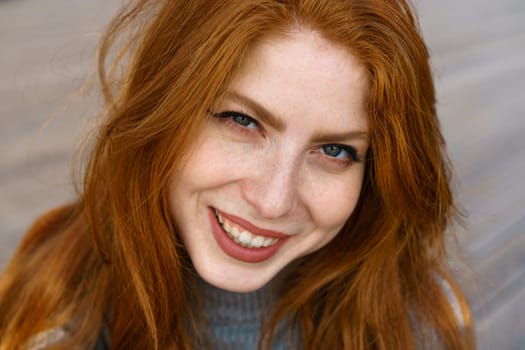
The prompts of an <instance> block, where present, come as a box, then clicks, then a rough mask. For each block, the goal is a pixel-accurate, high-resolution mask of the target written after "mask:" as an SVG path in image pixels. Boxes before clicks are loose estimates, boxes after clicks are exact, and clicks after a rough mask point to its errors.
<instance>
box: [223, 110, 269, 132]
mask: <svg viewBox="0 0 525 350" xmlns="http://www.w3.org/2000/svg"><path fill="white" fill-rule="evenodd" d="M213 116H214V117H218V118H225V119H230V120H231V121H232V122H234V123H235V124H238V125H239V126H242V127H244V128H248V129H255V128H257V127H259V123H258V122H257V121H256V120H255V119H253V118H252V117H250V116H248V115H246V114H244V113H240V112H234V111H225V112H220V113H214V114H213Z"/></svg>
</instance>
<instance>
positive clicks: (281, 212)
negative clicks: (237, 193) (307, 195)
mask: <svg viewBox="0 0 525 350" xmlns="http://www.w3.org/2000/svg"><path fill="white" fill-rule="evenodd" d="M294 163H295V162H294V160H293V159H284V158H282V157H269V158H266V157H261V158H260V159H258V161H257V164H256V166H257V169H256V170H255V171H254V176H252V177H250V178H248V179H245V181H244V182H243V185H242V192H243V196H244V199H245V200H246V201H247V202H248V203H249V204H250V205H251V206H252V207H253V208H254V209H255V210H256V211H257V214H258V215H260V216H261V217H264V218H267V219H278V218H281V217H284V216H286V215H287V214H289V213H290V212H291V211H292V210H293V209H294V208H295V206H296V205H297V197H298V194H297V192H298V191H297V187H298V178H297V173H298V171H297V166H296V165H295V164H294Z"/></svg>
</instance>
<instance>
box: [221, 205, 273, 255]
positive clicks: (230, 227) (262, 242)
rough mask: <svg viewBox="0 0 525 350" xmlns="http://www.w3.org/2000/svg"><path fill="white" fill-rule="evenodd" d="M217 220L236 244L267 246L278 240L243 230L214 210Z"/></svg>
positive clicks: (251, 246) (253, 246)
mask: <svg viewBox="0 0 525 350" xmlns="http://www.w3.org/2000/svg"><path fill="white" fill-rule="evenodd" d="M215 216H216V217H217V221H219V223H220V224H221V226H222V228H223V229H224V231H226V233H227V234H228V236H229V237H230V238H231V239H232V240H233V241H234V242H235V243H237V244H239V245H241V246H243V247H246V248H261V247H269V246H271V245H274V244H275V243H277V242H278V241H279V238H267V237H263V236H257V235H255V234H253V233H251V232H250V231H247V230H243V229H241V228H240V227H238V226H237V225H236V224H234V223H232V222H230V221H228V220H227V219H225V218H223V217H222V216H221V214H219V213H218V212H217V211H215Z"/></svg>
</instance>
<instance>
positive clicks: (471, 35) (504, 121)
mask: <svg viewBox="0 0 525 350" xmlns="http://www.w3.org/2000/svg"><path fill="white" fill-rule="evenodd" d="M416 5H417V8H418V12H419V15H420V19H421V27H422V31H423V34H424V36H425V38H426V40H427V43H428V45H429V47H430V50H431V52H432V57H433V58H432V64H433V68H434V71H435V75H436V84H437V88H438V95H439V111H440V115H441V118H442V125H443V130H444V133H445V137H446V139H447V142H448V147H449V150H450V153H451V156H452V159H453V161H454V163H455V167H456V182H455V187H456V192H457V194H458V199H459V201H460V202H461V204H462V205H463V207H464V208H465V211H466V212H467V213H468V218H467V220H466V225H465V227H464V228H458V229H457V231H458V234H459V243H460V245H461V248H462V251H463V254H462V255H458V254H455V255H454V257H453V258H452V263H453V265H454V266H456V267H457V270H458V272H457V274H458V275H459V276H460V278H461V281H462V284H463V286H464V288H465V290H466V291H467V294H468V295H469V299H470V301H471V304H472V306H473V309H474V315H475V321H476V331H477V337H478V343H479V348H480V349H486V350H492V349H498V350H499V349H504V350H505V349H509V350H511V349H512V350H517V349H525V335H524V331H525V234H524V231H525V210H524V208H525V181H524V179H525V112H524V110H525V1H523V0H498V1H493V0H419V1H417V2H416ZM116 7H117V3H116V2H115V1H108V0H89V1H85V0H0V268H2V267H3V266H5V264H6V262H7V261H8V259H9V257H10V256H11V254H12V252H13V250H14V249H15V247H16V245H17V243H18V242H19V239H20V237H21V235H22V234H23V232H24V230H25V229H26V228H27V226H28V225H29V223H30V222H31V220H32V219H33V218H35V217H36V216H37V215H38V214H39V213H41V212H43V211H45V210H46V209H47V208H50V207H52V206H55V205H58V204H60V203H63V202H64V201H66V200H68V199H70V198H73V196H74V191H73V189H72V186H71V180H70V170H69V169H70V162H71V159H72V154H73V151H74V149H75V148H76V145H77V144H78V140H80V136H81V135H82V132H83V131H85V129H86V128H87V127H89V124H90V122H91V121H92V117H93V115H94V114H95V113H96V112H97V111H98V110H99V109H100V98H97V96H96V94H91V95H89V97H87V98H84V99H78V98H72V97H71V95H72V92H74V91H76V90H78V89H79V88H80V87H81V86H82V84H83V82H84V77H85V76H86V75H87V74H88V73H89V72H90V71H93V68H94V60H93V54H94V52H95V47H96V43H97V40H98V38H99V35H100V32H101V30H102V28H103V25H104V24H105V23H107V20H108V19H109V18H110V17H111V14H112V13H113V12H114V10H115V8H116Z"/></svg>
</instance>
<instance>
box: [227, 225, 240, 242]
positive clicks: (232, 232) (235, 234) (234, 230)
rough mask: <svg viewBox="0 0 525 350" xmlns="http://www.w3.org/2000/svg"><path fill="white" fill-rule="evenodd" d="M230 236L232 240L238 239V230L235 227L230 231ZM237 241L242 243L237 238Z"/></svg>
mask: <svg viewBox="0 0 525 350" xmlns="http://www.w3.org/2000/svg"><path fill="white" fill-rule="evenodd" d="M230 234H231V235H232V236H233V238H239V236H240V235H241V233H240V232H239V229H238V228H237V227H235V226H234V227H233V228H232V229H231V231H230ZM239 240H240V241H241V242H242V239H240V238H239Z"/></svg>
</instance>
